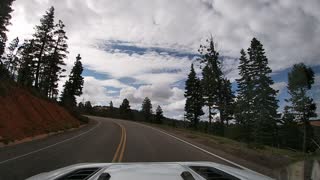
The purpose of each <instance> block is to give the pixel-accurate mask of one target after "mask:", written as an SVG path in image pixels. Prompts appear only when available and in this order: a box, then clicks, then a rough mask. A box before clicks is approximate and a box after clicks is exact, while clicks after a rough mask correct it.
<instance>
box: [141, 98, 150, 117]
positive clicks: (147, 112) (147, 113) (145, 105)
mask: <svg viewBox="0 0 320 180" xmlns="http://www.w3.org/2000/svg"><path fill="white" fill-rule="evenodd" d="M141 112H142V113H143V115H144V118H145V120H146V121H151V116H152V104H151V100H150V99H149V98H148V97H146V98H145V99H144V100H143V102H142V109H141Z"/></svg>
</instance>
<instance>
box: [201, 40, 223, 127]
mask: <svg viewBox="0 0 320 180" xmlns="http://www.w3.org/2000/svg"><path fill="white" fill-rule="evenodd" d="M206 42H207V43H208V45H200V48H199V50H198V51H199V53H200V59H199V60H200V63H201V64H203V65H204V67H203V69H202V79H201V87H202V96H203V100H204V104H205V105H206V106H207V107H208V109H209V123H210V124H211V121H212V116H213V115H214V113H213V112H212V111H213V110H214V108H215V109H219V108H220V105H221V102H220V97H221V93H222V92H221V87H222V86H221V84H222V78H223V77H222V75H223V74H222V71H221V62H220V60H219V52H217V51H216V48H215V44H214V42H213V38H212V37H211V38H210V39H207V41H206Z"/></svg>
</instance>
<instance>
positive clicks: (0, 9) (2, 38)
mask: <svg viewBox="0 0 320 180" xmlns="http://www.w3.org/2000/svg"><path fill="white" fill-rule="evenodd" d="M13 1H14V0H1V1H0V57H1V56H2V54H3V53H4V50H5V45H6V41H7V35H6V32H7V31H8V29H7V26H8V25H10V19H11V15H10V14H11V12H12V11H13V9H12V7H11V6H12V3H13Z"/></svg>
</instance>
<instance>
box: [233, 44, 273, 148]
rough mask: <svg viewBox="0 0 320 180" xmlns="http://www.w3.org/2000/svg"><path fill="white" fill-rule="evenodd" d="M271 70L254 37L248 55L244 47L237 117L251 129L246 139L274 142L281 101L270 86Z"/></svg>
mask: <svg viewBox="0 0 320 180" xmlns="http://www.w3.org/2000/svg"><path fill="white" fill-rule="evenodd" d="M271 72H272V70H271V69H270V67H269V66H268V59H267V57H266V56H265V52H264V49H263V45H262V44H261V43H260V42H259V41H258V40H257V39H256V38H253V39H252V41H251V45H250V47H249V48H248V57H247V55H246V53H245V52H244V50H241V57H240V66H239V75H240V76H241V78H240V79H238V80H237V82H238V97H237V99H238V101H237V105H236V107H237V108H236V117H237V121H238V122H239V123H240V124H241V125H243V126H245V127H246V128H248V134H247V135H246V137H245V139H247V140H248V141H251V140H253V141H254V142H255V143H264V144H269V145H275V139H276V137H275V136H276V130H277V126H276V117H277V108H278V105H277V102H278V101H277V99H276V96H277V91H275V90H274V89H272V88H271V85H272V84H273V83H274V82H273V80H272V79H271V77H270V73H271Z"/></svg>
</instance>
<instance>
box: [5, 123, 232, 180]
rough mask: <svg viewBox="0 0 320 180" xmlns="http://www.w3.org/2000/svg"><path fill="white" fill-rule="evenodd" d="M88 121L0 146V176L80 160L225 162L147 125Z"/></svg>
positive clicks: (11, 176)
mask: <svg viewBox="0 0 320 180" xmlns="http://www.w3.org/2000/svg"><path fill="white" fill-rule="evenodd" d="M90 118H91V119H93V120H95V121H94V122H93V123H91V124H90V125H88V126H86V127H84V128H80V129H78V130H75V131H71V132H67V133H63V134H59V135H55V136H51V137H48V138H45V139H41V140H36V141H32V142H28V143H23V144H19V145H15V146H11V147H5V148H0V180H11V179H18V180H19V179H25V178H27V177H30V176H32V175H35V174H38V173H41V172H45V171H51V170H54V169H57V168H60V167H64V166H68V165H71V164H75V163H82V162H157V161H162V162H164V161H213V162H218V163H224V164H227V163H226V162H224V161H222V160H221V159H218V158H216V157H214V156H212V155H209V154H207V153H205V152H202V151H200V150H199V149H196V148H195V147H192V146H190V145H188V144H186V143H184V142H181V141H178V140H177V139H175V138H173V137H171V136H168V135H166V134H164V133H162V132H160V131H157V130H155V129H153V128H150V127H148V126H145V125H142V124H138V123H135V122H131V121H123V120H117V119H109V118H100V117H90Z"/></svg>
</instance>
